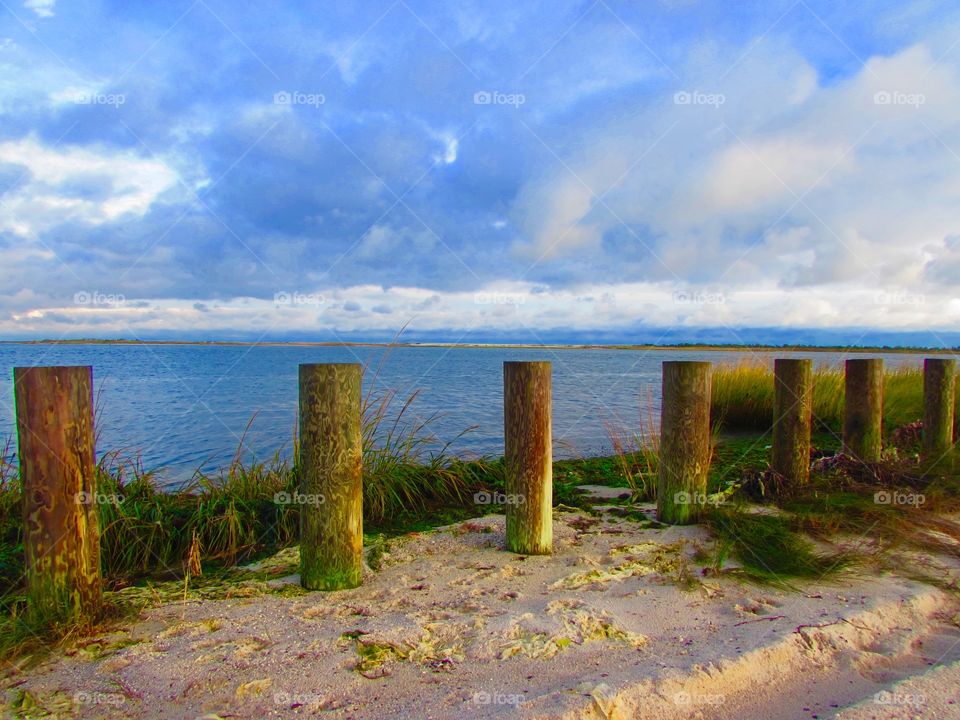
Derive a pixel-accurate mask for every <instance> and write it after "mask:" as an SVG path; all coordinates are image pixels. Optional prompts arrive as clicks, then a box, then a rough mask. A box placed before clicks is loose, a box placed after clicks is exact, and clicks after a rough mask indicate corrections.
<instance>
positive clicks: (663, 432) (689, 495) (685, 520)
mask: <svg viewBox="0 0 960 720" xmlns="http://www.w3.org/2000/svg"><path fill="white" fill-rule="evenodd" d="M710 368H711V366H710V363H708V362H691V361H669V362H664V363H663V392H662V400H661V410H660V477H659V483H658V485H657V518H658V519H659V520H660V521H661V522H665V523H673V524H675V525H685V524H689V523H693V522H696V521H697V519H698V518H699V517H700V515H701V513H702V511H703V506H704V504H705V503H706V497H707V472H708V471H709V469H710V452H711V447H710V380H711V377H710V376H711V371H710Z"/></svg>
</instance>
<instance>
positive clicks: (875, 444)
mask: <svg viewBox="0 0 960 720" xmlns="http://www.w3.org/2000/svg"><path fill="white" fill-rule="evenodd" d="M844 388H845V389H844V400H843V452H844V453H846V454H847V455H850V456H852V457H855V458H858V459H859V460H862V461H863V462H878V461H879V460H880V449H881V445H882V439H883V360H881V359H879V358H869V359H856V360H847V362H846V365H845V384H844Z"/></svg>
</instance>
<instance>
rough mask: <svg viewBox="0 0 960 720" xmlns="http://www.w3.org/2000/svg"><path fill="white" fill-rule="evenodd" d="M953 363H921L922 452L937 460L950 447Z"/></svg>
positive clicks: (928, 360) (935, 360) (936, 360)
mask: <svg viewBox="0 0 960 720" xmlns="http://www.w3.org/2000/svg"><path fill="white" fill-rule="evenodd" d="M956 365H957V362H956V360H953V359H946V358H926V359H925V360H924V361H923V453H924V456H926V457H927V458H928V459H930V460H939V459H940V458H941V457H942V456H943V455H944V454H945V453H946V452H947V451H948V450H950V448H952V447H953V405H954V386H955V383H956Z"/></svg>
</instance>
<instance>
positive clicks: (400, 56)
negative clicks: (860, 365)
mask: <svg viewBox="0 0 960 720" xmlns="http://www.w3.org/2000/svg"><path fill="white" fill-rule="evenodd" d="M958 66H960V6H956V5H951V4H949V3H936V2H923V1H920V2H906V3H905V2H902V1H898V2H872V1H870V0H865V1H864V2H857V3H836V2H815V1H814V0H806V1H805V0H798V1H797V2H788V1H786V0H783V1H781V0H768V1H765V2H752V1H745V2H738V3H730V2H696V1H694V0H646V1H645V2H615V1H614V0H596V1H595V2H589V1H586V2H568V1H566V0H549V1H545V2H536V1H535V0H534V1H530V2H523V3H518V2H515V1H513V0H510V1H507V2H501V1H500V0H484V1H483V2H480V1H479V0H476V1H473V0H461V1H459V2H455V3H449V2H425V1H415V0H364V2H353V3H345V2H325V3H312V4H306V3H302V2H283V1H277V2H271V3H258V4H255V5H251V4H249V3H236V2H227V1H225V0H196V1H195V2H189V1H185V2H177V1H174V0H171V1H170V2H164V3H145V2H129V1H126V0H123V1H120V0H117V1H114V2H84V1H83V0H77V1H76V2H65V1H64V0H59V1H58V0H26V2H23V1H22V0H2V2H0V268H2V272H0V338H5V339H19V338H78V337H100V338H114V337H123V338H132V337H141V338H188V339H246V340H259V339H270V340H276V339H285V338H286V339H322V340H335V339H349V340H356V339H382V338H384V337H392V336H394V335H395V334H396V333H397V332H399V331H400V330H401V329H405V330H404V333H405V337H407V338H408V339H433V340H443V341H448V342H456V341H463V340H465V339H467V340H469V339H477V338H482V339H484V340H487V341H495V340H497V339H504V340H517V339H523V340H524V341H530V342H537V341H544V342H551V341H578V340H590V339H597V338H600V339H604V340H608V341H615V342H629V341H643V342H656V341H657V340H669V341H674V342H675V341H692V340H695V339H703V338H705V337H709V338H722V339H723V340H725V341H729V342H737V341H738V340H743V341H748V342H763V341H764V340H781V341H789V340H790V339H791V338H793V339H797V338H806V339H811V338H812V339H813V340H814V341H815V340H816V339H817V338H829V339H830V340H831V341H832V342H846V343H851V344H857V343H858V342H860V341H861V340H862V339H863V338H865V337H867V338H871V337H872V338H877V337H885V338H897V337H900V338H907V337H913V338H916V337H923V338H925V339H924V342H925V343H928V344H932V345H940V344H950V345H955V344H958V341H960V334H958V333H960V294H958V282H960V281H958V278H960V211H958V208H960V112H958V109H960V73H958V69H960V67H958Z"/></svg>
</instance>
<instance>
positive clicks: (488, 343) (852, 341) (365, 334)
mask: <svg viewBox="0 0 960 720" xmlns="http://www.w3.org/2000/svg"><path fill="white" fill-rule="evenodd" d="M128 333H129V336H128V337H125V338H123V337H110V336H108V335H107V334H106V332H104V333H103V334H101V335H100V336H99V337H80V336H79V333H76V332H75V331H74V332H70V331H69V330H68V329H67V328H64V332H63V334H62V335H60V336H59V337H58V336H57V334H56V333H52V334H51V335H52V337H51V336H48V337H47V338H46V339H44V338H40V337H37V335H32V336H31V335H27V334H26V333H23V334H21V333H17V334H15V335H14V334H8V335H6V336H5V337H4V340H3V341H6V342H25V341H29V342H52V341H65V342H71V343H81V342H84V343H108V342H110V343H138V342H142V343H177V344H180V343H196V344H210V345H213V344H224V345H226V344H238V345H250V344H270V345H390V344H400V345H423V346H428V345H438V346H444V347H447V346H451V345H455V346H463V347H553V348H560V347H607V348H651V347H661V348H729V349H736V348H754V349H756V348H774V349H804V348H810V349H815V348H821V349H826V350H836V349H838V348H843V349H849V348H854V347H856V348H864V349H886V350H893V349H911V350H926V349H934V348H936V349H941V350H943V349H957V348H960V328H950V329H946V328H939V329H930V330H905V329H897V330H884V329H877V328H862V327H860V328H858V327H848V328H782V327H750V328H747V327H740V328H738V327H685V326H674V327H667V328H664V327H652V326H647V325H643V324H637V325H634V326H628V327H619V328H611V329H604V330H582V329H574V328H550V329H539V328H517V329H506V330H504V329H494V328H474V329H470V330H466V331H464V330H455V329H438V330H422V329H417V328H410V327H407V328H405V329H403V330H402V332H398V328H396V327H394V328H381V329H375V330H362V331H361V330H350V331H348V330H336V329H334V330H330V329H318V330H315V331H304V330H285V329H282V328H273V329H270V330H266V331H265V330H235V329H205V330H200V329H192V328H186V327H184V328H177V329H169V330H146V329H141V328H138V327H131V328H129V330H128ZM131 336H132V337H131ZM398 341H402V342H398ZM0 342H2V341H0Z"/></svg>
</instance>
